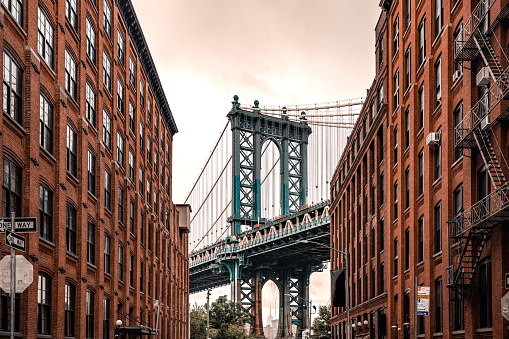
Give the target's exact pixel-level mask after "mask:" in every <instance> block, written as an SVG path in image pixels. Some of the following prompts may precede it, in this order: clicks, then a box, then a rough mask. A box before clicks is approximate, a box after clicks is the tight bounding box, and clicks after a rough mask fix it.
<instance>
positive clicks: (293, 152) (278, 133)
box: [227, 95, 311, 235]
mask: <svg viewBox="0 0 509 339" xmlns="http://www.w3.org/2000/svg"><path fill="white" fill-rule="evenodd" d="M233 99H234V101H232V109H231V111H230V112H229V113H228V115H227V116H228V120H229V121H230V124H231V130H232V133H233V154H232V164H233V166H232V168H233V176H232V177H233V185H232V214H231V216H230V218H228V221H229V222H230V223H231V230H232V235H237V234H239V233H240V231H241V225H249V226H253V225H255V224H257V223H258V222H259V221H260V220H261V174H260V173H261V156H262V145H263V143H264V142H267V141H273V142H274V143H275V145H276V147H277V148H278V150H279V155H280V175H281V187H280V201H281V206H280V210H281V215H288V214H289V213H292V212H297V211H299V210H300V208H301V207H302V206H304V205H306V199H307V194H308V186H307V181H308V169H307V146H308V137H309V135H310V134H311V127H309V126H308V124H307V120H306V117H305V114H304V113H302V116H301V118H300V121H298V122H297V121H292V120H290V119H289V118H288V116H285V114H286V111H282V113H283V114H282V115H283V116H282V117H276V116H270V115H266V114H262V113H261V112H260V109H259V107H258V100H255V102H254V107H253V108H252V109H250V110H247V109H243V108H241V107H240V103H239V97H238V96H236V95H235V96H234V97H233Z"/></svg>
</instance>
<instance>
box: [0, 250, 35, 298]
mask: <svg viewBox="0 0 509 339" xmlns="http://www.w3.org/2000/svg"><path fill="white" fill-rule="evenodd" d="M33 281H34V267H33V266H32V264H31V263H30V262H29V261H28V260H26V259H25V257H24V256H22V255H17V256H16V293H22V292H23V291H24V290H25V289H26V288H27V287H28V286H30V284H31V283H32V282H33ZM0 288H1V289H2V290H3V291H4V292H5V293H10V292H11V256H10V255H6V256H5V257H3V259H2V260H0Z"/></svg>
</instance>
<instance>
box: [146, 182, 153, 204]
mask: <svg viewBox="0 0 509 339" xmlns="http://www.w3.org/2000/svg"><path fill="white" fill-rule="evenodd" d="M147 204H148V205H149V206H151V205H152V195H150V178H147Z"/></svg>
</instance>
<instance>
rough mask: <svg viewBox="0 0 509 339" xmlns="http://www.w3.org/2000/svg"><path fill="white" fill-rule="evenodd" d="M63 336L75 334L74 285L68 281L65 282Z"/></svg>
mask: <svg viewBox="0 0 509 339" xmlns="http://www.w3.org/2000/svg"><path fill="white" fill-rule="evenodd" d="M64 299H65V336H66V337H74V334H75V328H76V326H75V324H76V321H75V318H76V314H75V313H74V312H75V306H76V287H75V286H74V285H71V284H70V283H68V282H66V283H65V297H64Z"/></svg>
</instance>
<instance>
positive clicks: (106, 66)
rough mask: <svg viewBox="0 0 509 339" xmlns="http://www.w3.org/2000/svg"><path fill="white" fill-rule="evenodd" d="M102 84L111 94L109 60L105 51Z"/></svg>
mask: <svg viewBox="0 0 509 339" xmlns="http://www.w3.org/2000/svg"><path fill="white" fill-rule="evenodd" d="M103 83H104V87H106V89H107V90H108V92H110V93H111V60H110V57H109V56H108V54H107V53H106V51H103Z"/></svg>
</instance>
